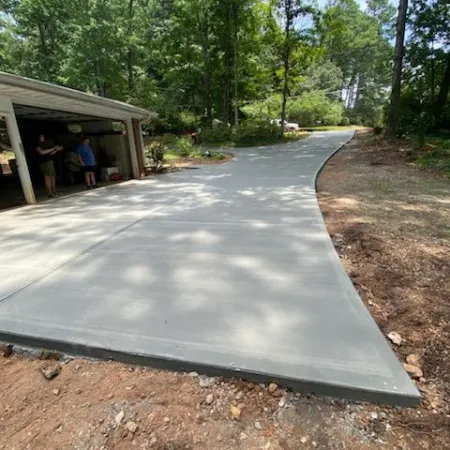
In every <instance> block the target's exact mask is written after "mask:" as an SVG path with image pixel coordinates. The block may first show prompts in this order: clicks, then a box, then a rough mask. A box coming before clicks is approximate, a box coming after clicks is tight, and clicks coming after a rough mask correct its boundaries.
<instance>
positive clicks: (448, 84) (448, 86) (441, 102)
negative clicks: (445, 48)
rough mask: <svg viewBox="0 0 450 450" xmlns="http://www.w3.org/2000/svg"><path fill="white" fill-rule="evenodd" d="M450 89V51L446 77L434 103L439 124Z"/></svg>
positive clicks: (435, 118) (436, 120)
mask: <svg viewBox="0 0 450 450" xmlns="http://www.w3.org/2000/svg"><path fill="white" fill-rule="evenodd" d="M449 91H450V53H449V54H448V55H447V64H446V67H445V72H444V78H442V82H441V86H440V88H439V94H438V97H437V99H436V103H435V104H434V120H435V123H436V124H437V123H438V122H439V119H440V118H441V115H442V113H443V111H444V107H445V104H446V103H447V98H448V94H449Z"/></svg>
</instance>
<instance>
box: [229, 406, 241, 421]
mask: <svg viewBox="0 0 450 450" xmlns="http://www.w3.org/2000/svg"><path fill="white" fill-rule="evenodd" d="M230 411H231V417H232V418H233V419H236V420H237V419H239V417H241V409H240V408H238V407H237V406H234V405H231V406H230Z"/></svg>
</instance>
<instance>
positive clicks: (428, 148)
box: [412, 138, 450, 176]
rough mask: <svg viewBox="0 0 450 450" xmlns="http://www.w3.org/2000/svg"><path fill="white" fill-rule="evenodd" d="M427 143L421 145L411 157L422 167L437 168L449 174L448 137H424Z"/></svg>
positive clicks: (449, 147)
mask: <svg viewBox="0 0 450 450" xmlns="http://www.w3.org/2000/svg"><path fill="white" fill-rule="evenodd" d="M425 140H426V142H427V144H428V145H425V146H424V145H422V147H421V148H419V149H417V150H421V151H419V152H417V153H415V154H414V157H413V158H412V159H413V160H415V161H416V162H417V163H418V164H420V165H421V166H422V167H426V168H430V169H434V170H438V171H440V172H443V173H445V174H446V175H448V176H450V139H449V138H447V139H444V138H434V139H433V138H425Z"/></svg>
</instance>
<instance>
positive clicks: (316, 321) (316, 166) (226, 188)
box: [0, 132, 419, 406]
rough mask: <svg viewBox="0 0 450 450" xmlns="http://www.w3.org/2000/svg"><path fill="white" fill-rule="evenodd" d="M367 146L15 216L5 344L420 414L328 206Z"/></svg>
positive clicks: (145, 184) (262, 160) (338, 141)
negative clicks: (328, 217) (326, 186)
mask: <svg viewBox="0 0 450 450" xmlns="http://www.w3.org/2000/svg"><path fill="white" fill-rule="evenodd" d="M352 135H353V133H352V132H331V133H317V134H316V133H314V134H313V135H312V136H311V137H309V138H307V139H305V140H303V141H300V142H296V143H290V144H287V145H283V146H274V147H264V148H258V149H237V150H235V151H234V153H235V156H236V158H235V160H234V161H233V162H231V163H229V164H224V165H218V166H208V167H202V168H201V170H196V171H193V170H192V171H185V172H181V173H176V174H171V175H166V176H161V177H158V178H149V179H146V180H144V181H133V182H129V183H126V184H123V185H118V186H114V187H111V188H108V189H104V190H101V191H93V192H88V193H85V194H80V195H77V196H73V197H70V198H67V199H61V200H59V201H57V202H53V203H51V204H47V205H41V206H38V207H34V208H23V209H18V210H14V211H9V212H7V213H3V214H2V219H3V221H2V224H1V225H0V231H1V238H0V250H1V251H2V255H6V262H4V263H3V264H4V266H3V267H0V269H2V270H3V273H4V274H5V275H4V280H3V281H4V282H3V283H2V285H1V286H0V298H1V300H0V339H3V340H7V341H10V342H14V343H18V344H22V345H29V346H39V347H46V348H51V349H56V350H60V351H64V352H67V353H74V354H81V355H86V356H94V357H99V358H110V357H112V358H114V359H118V360H122V361H125V362H131V363H139V364H147V365H152V366H155V365H156V366H159V367H165V368H171V369H177V370H179V369H183V370H197V371H200V372H205V373H211V374H217V375H231V376H238V377H244V378H247V379H255V380H258V381H262V382H267V381H272V380H274V381H278V382H279V383H280V384H283V385H285V386H287V387H291V388H293V389H296V390H308V391H312V392H315V393H318V394H324V395H331V396H336V397H348V398H353V399H357V400H369V401H375V402H380V403H391V404H398V405H405V406H409V405H414V404H416V403H417V402H418V400H419V393H418V391H417V389H416V387H415V386H414V384H413V383H412V382H411V381H410V379H409V377H408V376H407V374H406V373H405V371H404V370H403V368H402V366H401V364H400V363H399V361H398V360H397V359H396V357H395V355H394V353H393V352H392V350H391V348H390V347H389V345H388V343H387V342H386V340H385V339H384V337H383V335H382V334H381V332H380V331H379V329H378V327H377V326H376V324H375V322H374V320H373V319H372V317H371V315H370V313H369V312H368V311H367V309H366V308H365V306H364V304H363V303H362V301H361V299H360V298H359V296H358V294H357V292H356V290H355V289H354V287H353V285H352V283H351V281H350V279H349V278H348V277H347V275H346V273H345V271H344V268H343V266H342V264H341V262H340V260H339V257H338V255H337V253H336V252H335V250H334V247H333V244H332V242H331V239H330V237H329V235H328V232H327V230H326V227H325V223H324V221H323V218H322V214H321V211H320V209H319V205H318V201H317V198H316V192H315V181H316V175H317V173H318V171H319V170H320V168H321V167H322V166H323V164H324V163H325V161H326V160H327V159H328V158H329V157H330V156H331V155H332V154H333V153H335V152H336V151H337V150H338V149H339V148H340V147H341V146H342V145H343V144H344V143H346V142H347V141H348V140H349V139H350V138H351V137H352Z"/></svg>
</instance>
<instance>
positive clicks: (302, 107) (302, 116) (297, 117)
mask: <svg viewBox="0 0 450 450" xmlns="http://www.w3.org/2000/svg"><path fill="white" fill-rule="evenodd" d="M343 114H344V106H343V105H342V103H341V102H339V101H336V100H331V99H330V98H329V97H328V96H327V93H326V92H325V91H311V92H305V93H303V94H302V95H301V96H300V97H299V98H298V99H296V100H295V101H294V102H293V103H291V104H290V105H289V106H288V111H287V116H288V120H289V121H291V122H297V123H299V124H300V126H302V127H305V126H311V125H317V124H320V125H337V124H338V123H340V122H341V121H342V120H343Z"/></svg>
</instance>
